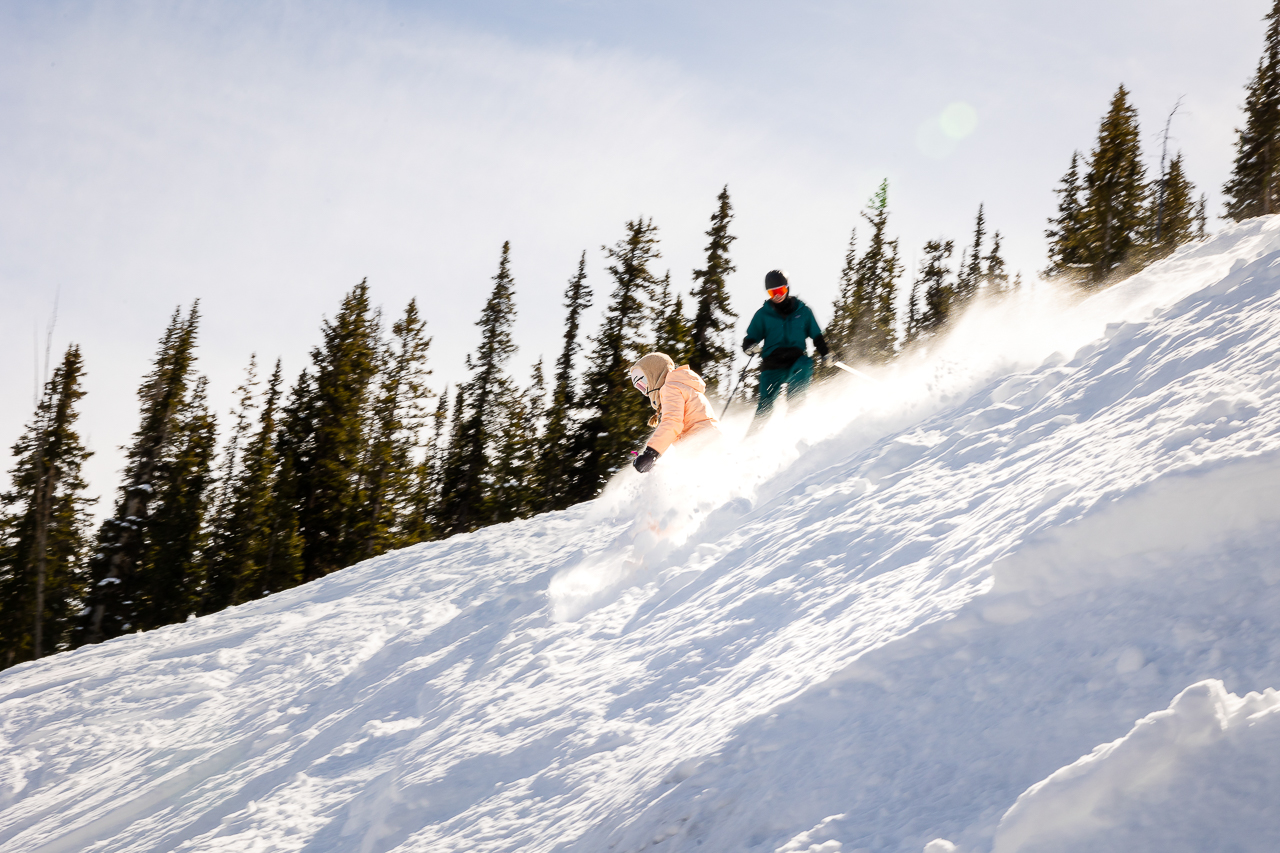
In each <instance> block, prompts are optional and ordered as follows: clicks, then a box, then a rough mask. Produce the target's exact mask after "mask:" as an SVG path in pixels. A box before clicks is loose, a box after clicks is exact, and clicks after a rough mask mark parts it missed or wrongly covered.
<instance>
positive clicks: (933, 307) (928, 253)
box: [907, 240, 955, 340]
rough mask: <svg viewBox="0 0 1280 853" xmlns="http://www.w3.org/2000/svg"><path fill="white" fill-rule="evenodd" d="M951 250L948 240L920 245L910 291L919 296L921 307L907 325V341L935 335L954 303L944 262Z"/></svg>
mask: <svg viewBox="0 0 1280 853" xmlns="http://www.w3.org/2000/svg"><path fill="white" fill-rule="evenodd" d="M954 250H955V244H954V243H953V242H952V241H950V240H930V241H929V242H927V243H925V244H924V261H923V262H922V263H921V265H920V275H919V277H918V278H917V279H916V282H915V285H914V286H913V288H912V292H913V294H914V293H917V292H918V293H919V294H920V300H921V303H922V304H921V305H920V307H919V309H918V313H917V315H916V320H915V322H914V323H909V324H908V329H907V335H908V339H909V340H916V339H919V338H924V337H930V336H932V335H935V334H937V333H938V331H939V330H940V329H942V327H943V326H945V325H946V323H947V318H948V317H949V316H950V315H951V306H952V304H953V302H954V301H955V286H954V284H953V283H952V282H951V281H949V279H950V277H951V270H950V269H949V268H948V267H947V260H948V259H949V258H950V257H951V253H952V252H953V251H954Z"/></svg>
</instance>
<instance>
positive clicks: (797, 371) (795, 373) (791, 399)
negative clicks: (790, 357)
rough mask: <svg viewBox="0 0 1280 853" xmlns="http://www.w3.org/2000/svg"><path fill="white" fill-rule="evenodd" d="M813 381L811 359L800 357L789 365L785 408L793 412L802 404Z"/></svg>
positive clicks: (805, 356)
mask: <svg viewBox="0 0 1280 853" xmlns="http://www.w3.org/2000/svg"><path fill="white" fill-rule="evenodd" d="M812 381H813V359H811V358H809V356H807V355H802V356H800V357H799V358H798V359H796V363H795V364H793V365H791V370H790V371H788V373H787V408H788V410H794V409H795V408H796V407H797V406H799V405H800V404H801V403H802V402H804V395H805V394H806V393H808V391H809V383H810V382H812Z"/></svg>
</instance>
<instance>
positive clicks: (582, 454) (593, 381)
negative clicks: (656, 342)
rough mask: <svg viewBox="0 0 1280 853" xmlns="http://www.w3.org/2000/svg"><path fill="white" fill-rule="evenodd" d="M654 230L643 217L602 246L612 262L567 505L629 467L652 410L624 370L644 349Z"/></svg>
mask: <svg viewBox="0 0 1280 853" xmlns="http://www.w3.org/2000/svg"><path fill="white" fill-rule="evenodd" d="M657 232H658V229H657V227H656V226H654V224H653V220H652V219H650V220H648V221H645V220H644V219H643V218H640V219H635V220H633V221H631V222H628V223H627V236H626V237H624V238H623V239H622V240H619V241H618V242H617V243H616V244H615V245H614V246H613V247H611V248H610V247H602V248H603V249H604V251H605V256H606V257H607V258H609V259H610V260H612V261H613V263H612V264H610V265H609V267H608V271H609V275H610V276H612V277H613V281H614V288H613V292H612V293H611V294H610V296H609V307H608V309H607V310H606V312H605V316H604V321H603V323H602V325H601V328H600V331H599V333H598V334H597V336H596V337H595V338H594V339H593V341H594V343H595V349H594V351H593V353H592V357H591V367H590V369H589V370H588V372H587V375H586V381H585V387H584V393H583V403H584V408H587V409H589V410H590V412H589V414H588V416H587V418H586V419H585V420H584V421H583V422H582V423H581V424H580V426H579V428H578V432H577V434H576V437H575V438H576V447H577V448H578V451H577V452H578V454H579V456H578V468H577V475H578V478H577V481H576V483H575V484H574V486H573V488H572V489H571V490H570V491H569V492H568V493H567V495H568V500H569V501H570V503H576V502H578V501H583V500H588V499H590V498H593V497H595V495H596V494H597V493H598V492H599V490H600V487H601V486H603V485H604V483H605V481H606V480H608V479H609V477H610V476H611V475H612V474H613V473H614V472H615V471H617V470H618V469H619V468H621V467H622V466H623V465H624V464H626V463H627V451H629V450H631V449H633V448H635V447H636V445H638V444H639V443H640V442H641V441H643V440H644V438H645V436H647V435H648V430H649V426H648V420H649V412H650V406H649V404H648V402H647V401H646V400H645V399H644V398H643V397H642V396H640V395H639V394H637V393H636V392H635V389H634V388H632V387H631V380H630V377H629V375H628V372H627V371H628V369H629V368H630V367H631V365H632V364H634V363H635V362H636V361H637V360H638V359H639V358H640V356H641V355H643V354H644V351H645V350H646V349H647V341H646V339H645V337H644V331H645V329H646V328H647V327H648V321H649V318H650V317H651V316H652V311H653V308H652V306H653V301H654V298H655V296H656V294H655V288H656V287H657V280H656V279H655V278H654V276H653V273H652V271H651V270H650V269H649V267H650V265H651V264H652V263H653V262H654V261H656V260H657V259H658V258H660V257H661V254H660V253H659V251H658V238H657Z"/></svg>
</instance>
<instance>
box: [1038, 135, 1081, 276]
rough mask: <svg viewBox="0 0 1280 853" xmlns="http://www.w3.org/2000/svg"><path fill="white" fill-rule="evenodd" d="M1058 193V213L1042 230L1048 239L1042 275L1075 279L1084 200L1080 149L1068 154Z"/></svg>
mask: <svg viewBox="0 0 1280 853" xmlns="http://www.w3.org/2000/svg"><path fill="white" fill-rule="evenodd" d="M1054 192H1055V193H1056V194H1057V196H1058V215H1057V216H1056V217H1055V218H1053V219H1050V220H1049V224H1050V226H1052V227H1051V228H1049V230H1047V231H1045V232H1044V236H1045V237H1047V238H1048V239H1049V266H1048V268H1047V269H1045V271H1044V276H1045V278H1060V279H1063V280H1066V281H1070V282H1078V281H1080V280H1081V279H1082V278H1083V275H1084V273H1083V271H1082V270H1083V268H1084V203H1083V202H1082V201H1081V198H1080V195H1081V186H1080V152H1079V151H1075V152H1072V154H1071V168H1070V169H1068V170H1067V173H1066V174H1065V175H1063V177H1062V183H1061V185H1060V186H1059V187H1058V189H1056V190H1054Z"/></svg>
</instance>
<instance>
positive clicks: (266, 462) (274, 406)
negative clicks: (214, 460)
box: [201, 360, 302, 613]
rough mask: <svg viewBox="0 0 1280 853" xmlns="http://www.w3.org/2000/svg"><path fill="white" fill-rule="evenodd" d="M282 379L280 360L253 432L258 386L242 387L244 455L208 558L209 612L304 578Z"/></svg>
mask: <svg viewBox="0 0 1280 853" xmlns="http://www.w3.org/2000/svg"><path fill="white" fill-rule="evenodd" d="M250 375H251V376H252V373H251V374H250ZM281 381H282V377H281V367H280V362H279V361H278V360H277V361H276V366H275V370H274V371H273V372H272V374H271V379H270V380H268V383H267V390H266V394H265V397H264V400H263V403H262V411H261V414H260V415H259V416H258V421H257V428H256V430H255V431H254V433H253V434H252V435H249V432H248V425H247V424H248V415H249V413H250V412H251V411H252V410H253V409H254V408H256V404H255V403H254V401H253V398H252V394H251V389H252V385H253V383H252V382H246V383H245V385H243V386H241V387H242V389H243V390H242V397H241V403H240V406H239V407H238V412H237V431H238V432H240V434H241V437H240V440H239V442H238V443H236V444H237V446H238V447H239V448H240V451H239V453H238V458H237V462H236V464H235V465H234V466H233V467H232V468H231V470H230V471H229V472H228V470H227V467H226V466H225V465H224V468H223V471H224V472H225V473H224V475H223V476H224V477H225V478H226V479H225V481H224V482H223V484H222V494H221V497H220V499H219V501H218V504H217V509H216V512H215V514H214V517H213V519H212V521H211V523H210V533H209V539H208V545H207V548H206V551H205V554H204V567H205V585H204V595H203V598H202V601H201V610H202V611H203V612H205V613H213V612H215V611H218V610H221V609H223V608H224V607H228V606H230V605H233V604H243V603H244V602H246V601H251V600H253V599H255V598H258V597H259V596H261V595H264V594H266V593H268V592H278V591H280V590H282V589H287V588H288V587H291V586H295V585H296V584H297V583H299V582H300V580H301V577H302V562H301V543H300V541H299V540H298V538H297V528H296V522H295V521H294V514H293V512H292V508H291V507H288V506H285V505H283V501H282V499H281V496H280V494H279V492H278V485H279V481H278V478H279V473H280V472H279V451H278V443H279V436H278V435H277V416H278V411H279V405H280V385H281ZM241 423H244V424H245V425H244V426H241ZM229 443H231V442H229Z"/></svg>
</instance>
